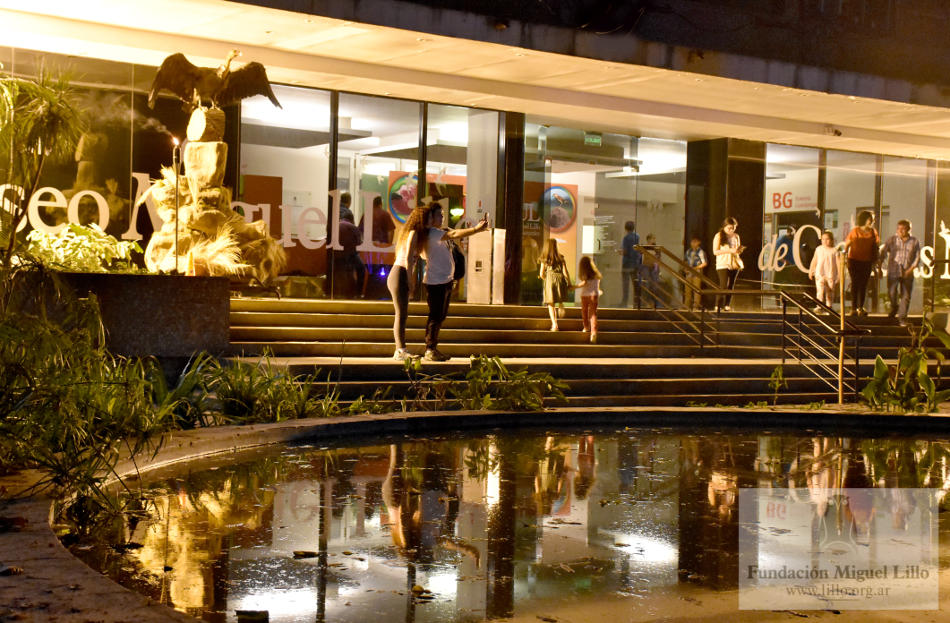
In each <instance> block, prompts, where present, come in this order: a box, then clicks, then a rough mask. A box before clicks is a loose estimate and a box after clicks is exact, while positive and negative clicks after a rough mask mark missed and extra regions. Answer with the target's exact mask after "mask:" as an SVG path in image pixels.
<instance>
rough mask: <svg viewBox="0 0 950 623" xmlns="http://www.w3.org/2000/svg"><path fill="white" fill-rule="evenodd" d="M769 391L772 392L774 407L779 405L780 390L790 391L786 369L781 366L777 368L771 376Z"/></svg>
mask: <svg viewBox="0 0 950 623" xmlns="http://www.w3.org/2000/svg"><path fill="white" fill-rule="evenodd" d="M769 389H771V390H772V405H773V406H774V405H776V404H778V393H779V390H782V389H788V381H787V380H786V379H785V368H784V367H782V366H781V365H778V366H775V369H774V370H772V374H771V375H770V376H769Z"/></svg>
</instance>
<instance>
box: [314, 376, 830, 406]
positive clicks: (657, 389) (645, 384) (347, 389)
mask: <svg viewBox="0 0 950 623" xmlns="http://www.w3.org/2000/svg"><path fill="white" fill-rule="evenodd" d="M318 379H319V381H318V384H320V385H323V384H328V385H327V386H328V387H332V388H335V389H336V390H337V391H339V395H340V398H341V399H345V400H354V399H356V398H358V397H360V396H363V397H366V398H368V397H370V396H372V395H373V393H374V392H375V391H376V390H377V389H380V391H383V390H385V389H386V388H392V389H391V392H392V393H391V397H394V398H401V397H403V396H405V395H406V394H407V392H408V390H409V389H410V387H411V383H410V381H409V380H408V379H407V378H406V377H405V375H404V376H403V378H402V379H385V380H384V379H378V380H374V381H366V380H362V381H353V380H351V381H339V382H337V381H335V375H334V374H333V373H332V372H329V373H327V374H321V375H319V376H318ZM561 380H563V381H564V382H565V383H566V384H567V386H568V389H567V391H565V394H566V395H569V396H575V397H582V396H613V397H622V396H626V397H636V396H641V395H663V394H670V395H675V396H686V397H689V396H692V395H699V394H710V395H712V394H715V395H732V396H738V395H739V394H742V396H746V395H759V394H761V395H766V394H768V395H769V396H774V393H773V391H772V389H771V388H770V387H769V382H770V379H769V378H767V377H759V378H725V377H719V378H675V377H670V378H648V379H642V378H641V379H637V378H629V379H590V378H582V379H578V378H573V379H561ZM786 382H787V384H788V387H787V388H783V389H781V390H780V391H779V395H780V396H785V395H786V394H797V393H813V392H816V391H817V392H821V391H830V388H829V387H828V385H827V384H825V383H824V382H822V381H821V380H819V379H817V378H815V377H810V378H789V379H786ZM711 389H716V390H717V391H716V392H712V391H711Z"/></svg>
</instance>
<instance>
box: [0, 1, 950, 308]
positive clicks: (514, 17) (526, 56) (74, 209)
mask: <svg viewBox="0 0 950 623" xmlns="http://www.w3.org/2000/svg"><path fill="white" fill-rule="evenodd" d="M128 4H129V3H122V2H116V1H100V2H91V3H77V4H76V5H73V4H69V3H61V2H54V1H37V2H30V3H26V2H0V20H2V22H3V23H4V24H5V26H6V27H5V28H4V30H3V33H2V34H0V63H2V65H3V68H4V71H5V72H9V73H12V74H15V75H20V76H33V75H37V74H38V73H39V72H41V71H43V70H55V71H65V72H67V73H68V75H69V76H70V77H71V79H72V81H73V83H74V85H75V86H76V89H77V93H78V95H79V98H80V101H81V106H82V109H83V110H84V111H85V113H86V122H87V125H88V130H87V133H86V135H85V137H84V139H85V140H83V141H82V142H81V143H80V147H79V148H78V149H77V152H76V154H75V159H74V161H73V162H66V163H59V164H57V165H56V166H53V167H50V168H49V169H48V170H47V171H46V173H45V176H46V178H45V185H46V188H44V190H43V191H42V192H41V193H39V194H38V195H39V196H36V197H34V198H33V201H32V202H31V210H30V215H29V226H30V227H33V228H38V229H46V230H50V231H55V230H56V228H58V227H61V226H62V224H63V223H65V222H66V221H67V220H74V221H77V220H78V221H81V222H89V221H98V222H99V224H100V225H102V226H103V227H104V228H105V229H106V230H107V231H109V232H110V233H113V234H114V235H116V236H117V237H120V238H124V239H139V240H145V239H147V237H148V236H149V235H150V234H151V232H152V231H154V230H156V229H158V228H159V227H160V225H161V220H160V218H159V217H158V214H157V212H156V211H155V210H154V206H153V205H152V204H151V202H146V203H145V204H144V205H143V206H141V207H140V208H135V207H134V206H135V203H136V199H137V198H138V197H139V196H141V194H142V193H143V192H144V191H145V190H146V189H147V188H148V184H149V181H148V180H149V179H150V178H155V177H157V176H158V175H159V171H160V168H161V167H162V166H169V165H170V164H171V159H172V143H171V136H173V135H174V136H178V137H182V136H183V135H184V130H185V125H186V124H187V115H186V113H185V112H183V111H182V110H181V106H180V103H179V102H178V101H177V100H175V99H173V98H171V97H162V98H160V99H159V101H158V104H157V105H156V107H155V109H154V110H153V109H150V108H149V107H148V106H147V101H146V100H147V95H148V90H149V88H150V85H151V82H152V79H153V78H154V75H155V71H156V68H157V66H158V65H159V64H160V63H161V61H162V59H164V58H165V57H167V56H168V55H169V54H172V53H174V52H183V53H184V54H185V55H186V56H187V57H188V58H189V59H190V60H191V61H192V62H193V63H195V64H197V65H202V66H207V67H214V66H217V65H219V64H220V63H221V62H222V60H223V59H224V58H225V57H226V55H227V53H228V51H229V50H231V49H238V50H240V51H241V52H242V56H241V57H239V58H238V59H237V60H236V61H235V64H236V65H240V64H241V63H242V62H249V61H259V62H261V63H263V64H264V65H265V66H266V67H267V70H268V75H269V78H270V80H271V81H272V83H273V84H274V91H275V94H276V96H277V98H278V100H279V101H280V103H281V106H282V107H281V108H276V107H274V106H273V105H271V103H270V102H268V101H267V100H266V99H265V98H263V97H255V98H252V99H248V100H244V101H243V102H242V103H241V104H240V105H236V106H232V107H229V108H228V109H227V110H226V113H227V120H228V124H227V131H226V137H225V139H226V142H228V144H229V159H228V174H227V177H226V180H225V183H226V184H227V185H229V186H230V187H232V188H233V189H234V200H235V207H236V208H239V209H240V210H241V211H242V212H243V213H244V215H245V218H246V219H248V220H258V219H263V220H265V221H266V222H267V223H268V225H269V228H270V232H271V235H272V236H274V237H275V238H277V239H278V240H279V241H280V243H281V244H282V246H283V247H284V248H285V250H286V251H287V253H288V256H289V260H290V266H289V268H288V270H287V273H288V275H291V276H292V278H293V279H292V280H293V281H294V282H295V283H298V284H302V285H300V286H299V288H298V289H297V290H296V291H291V292H290V293H291V294H295V293H296V294H305V295H310V296H320V297H334V298H349V297H356V296H360V297H366V298H386V297H387V296H388V294H387V293H386V291H385V285H384V282H385V274H386V271H387V270H388V266H389V263H390V261H391V258H392V253H391V249H392V246H391V244H392V236H393V230H394V228H393V227H390V226H389V223H392V224H393V225H394V226H395V228H396V231H398V225H399V223H400V222H402V221H404V220H405V218H406V216H407V214H408V211H409V209H410V208H409V206H410V205H411V202H412V201H413V200H414V199H415V198H417V197H419V196H425V195H433V196H440V197H444V198H446V199H447V201H448V206H449V208H448V213H449V216H450V218H449V221H450V223H451V224H456V223H458V222H461V221H468V222H474V221H476V220H478V219H479V218H481V215H482V214H488V215H489V217H490V219H491V220H492V223H493V225H494V228H495V234H494V238H492V236H491V235H488V234H485V235H484V236H483V237H482V238H479V237H475V238H473V239H471V241H470V242H469V243H468V244H469V245H470V248H469V266H468V273H467V279H466V283H465V284H464V287H463V290H462V292H461V293H460V296H461V297H462V298H464V299H467V300H468V301H469V302H482V303H489V302H504V303H510V304H537V303H540V301H541V284H540V282H539V280H538V279H537V277H536V275H537V265H538V264H537V262H538V254H539V252H540V249H541V247H542V246H543V243H544V241H545V240H546V239H547V238H549V237H553V238H557V239H558V240H559V241H560V243H561V248H562V251H564V252H565V255H566V256H567V258H568V262H569V264H570V265H571V266H573V267H576V265H577V261H578V259H579V257H580V256H581V255H592V257H593V258H594V259H595V261H596V263H597V265H598V266H599V267H600V268H601V270H602V272H603V273H604V285H605V287H604V290H605V291H606V292H607V295H606V297H605V299H604V300H603V303H606V305H608V306H610V305H614V304H616V303H618V302H619V298H620V297H619V291H620V279H621V274H620V270H621V269H620V255H619V254H618V253H617V250H618V248H619V244H620V239H621V238H622V236H623V228H624V223H625V222H627V221H635V223H636V227H637V231H638V232H639V234H640V236H641V239H645V238H646V236H647V235H648V234H651V233H652V234H654V235H655V236H656V239H657V243H658V244H660V245H663V246H665V247H667V248H668V249H670V250H672V251H674V252H676V253H680V252H682V250H683V249H684V247H685V245H686V244H688V240H689V238H690V237H692V236H698V237H699V238H700V239H701V240H702V241H703V246H704V247H705V248H706V249H707V251H709V246H710V244H711V240H712V236H713V234H714V233H715V232H716V230H717V229H718V227H719V225H720V223H721V221H722V219H723V218H724V217H726V216H734V217H736V218H737V219H738V220H739V223H740V229H739V231H740V233H741V235H742V240H743V244H745V245H746V246H747V247H748V250H747V251H746V254H745V256H744V260H745V265H746V269H745V270H744V271H743V273H742V278H743V280H744V282H745V283H746V284H747V285H752V286H754V287H758V286H759V284H761V285H762V287H764V288H771V287H776V286H796V285H797V286H802V287H804V286H807V284H808V283H809V282H808V279H807V266H808V263H809V261H810V258H811V254H812V253H813V251H814V248H815V247H816V246H817V244H818V242H819V237H820V232H821V231H823V230H830V231H831V232H833V233H834V235H835V238H836V240H838V241H841V240H843V239H844V237H845V236H846V235H847V233H848V231H849V230H850V228H851V227H852V226H853V224H854V218H855V216H856V213H857V212H859V211H861V210H864V209H868V210H871V211H873V212H874V213H875V214H876V215H877V222H878V228H879V231H880V232H881V236H882V239H883V238H884V237H886V236H888V235H890V234H891V233H893V232H894V229H895V226H896V222H897V221H898V220H899V219H907V220H909V221H911V222H912V224H913V233H914V234H915V235H916V236H918V237H919V238H920V239H921V243H922V245H924V250H923V257H922V261H921V264H920V266H919V267H918V269H917V271H916V273H915V274H916V279H917V285H916V286H915V288H914V299H913V301H912V307H911V311H912V313H921V312H922V311H923V310H924V309H930V306H931V304H933V303H935V304H936V305H940V302H941V300H942V299H943V298H944V297H945V296H946V294H945V290H946V289H947V288H946V287H942V286H943V285H944V284H946V286H950V263H948V260H950V227H948V226H947V225H946V224H945V223H946V222H950V115H948V113H950V110H948V107H950V94H948V93H947V91H946V85H945V84H944V83H941V79H942V78H943V76H944V75H945V74H946V72H945V71H941V68H942V67H945V65H946V63H945V62H944V61H945V59H946V57H947V50H946V47H945V46H944V47H940V46H939V45H938V46H936V47H933V46H930V47H926V49H925V48H924V46H923V43H922V42H923V41H924V40H926V33H927V32H930V30H933V29H938V28H939V25H940V24H942V23H945V22H946V20H947V19H948V15H947V14H948V11H947V10H946V9H941V8H940V3H915V5H916V8H915V10H913V11H911V10H904V9H903V8H902V7H901V4H902V3H900V2H897V1H896V0H894V1H887V0H880V1H874V2H871V1H866V2H818V1H817V0H816V1H809V0H801V1H800V2H798V1H796V2H793V1H791V0H786V1H773V2H763V3H760V4H761V6H759V5H758V4H757V6H758V8H757V9H755V10H754V11H745V10H739V9H737V8H736V6H737V3H734V2H726V1H725V0H722V1H719V2H713V1H708V2H688V1H679V2H667V3H665V4H664V6H663V7H662V8H658V7H657V6H655V5H656V3H651V2H632V3H624V6H625V8H624V9H623V10H620V9H617V10H616V11H614V12H603V11H601V12H599V13H598V12H596V11H594V12H591V11H593V9H590V10H588V8H587V5H590V6H594V5H596V4H602V3H591V2H583V1H577V2H571V3H560V4H559V7H560V8H558V9H557V10H556V11H550V10H549V11H548V12H547V13H545V12H544V11H542V8H539V7H541V6H542V4H539V3H529V2H521V3H518V2H515V3H466V2H461V1H460V2H448V1H445V2H429V3H411V2H387V1H385V0H375V1H352V2H333V3H329V2H292V1H289V0H287V1H274V2H225V1H222V0H198V1H185V0H173V1H171V2H157V1H156V2H152V1H148V2H137V3H135V6H134V8H132V7H131V6H128ZM494 4H499V7H495V6H494ZM543 4H544V6H547V5H549V4H552V3H543ZM262 5H268V6H262ZM468 5H472V6H471V7H470V6H468ZM501 5H504V6H501ZM522 5H523V6H522ZM832 5H833V6H832ZM930 5H933V8H932V9H929V8H927V7H929V6H930ZM485 7H488V8H485ZM568 9H571V10H568ZM585 11H587V12H585ZM928 11H929V12H928ZM941 20H944V21H941ZM928 29H930V30H928ZM915 34H916V35H917V36H915ZM928 46H929V43H928ZM420 184H422V187H420ZM0 189H2V190H3V193H4V197H5V198H7V199H8V198H10V196H11V193H17V192H18V189H17V188H15V187H11V186H10V185H8V184H6V183H5V181H4V180H3V179H0ZM377 198H378V201H377V203H378V204H379V205H377V208H376V209H375V210H374V208H373V206H374V200H377ZM348 202H349V205H350V207H351V209H352V211H353V213H354V216H355V220H356V223H357V224H358V225H360V226H361V227H362V229H363V243H362V245H361V246H360V247H359V249H360V253H361V256H362V258H363V261H364V263H365V264H366V265H367V266H369V267H370V269H371V270H370V271H369V275H370V276H369V278H368V279H367V280H366V281H365V282H364V283H362V284H356V285H354V284H347V283H345V280H344V279H342V278H341V277H340V276H339V274H335V273H334V265H335V263H334V251H336V250H339V249H340V248H341V247H340V243H339V239H340V236H339V224H338V223H339V218H338V216H339V207H340V204H341V203H342V204H344V205H346V204H347V203H348ZM786 237H787V239H786ZM708 270H709V274H710V275H711V274H712V270H711V269H708ZM572 273H573V271H572ZM671 289H672V288H671ZM879 290H880V291H881V292H882V293H883V291H884V290H885V288H884V287H883V282H882V287H880V288H879ZM603 303H602V304H603ZM875 304H877V303H875Z"/></svg>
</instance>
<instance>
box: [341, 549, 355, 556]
mask: <svg viewBox="0 0 950 623" xmlns="http://www.w3.org/2000/svg"><path fill="white" fill-rule="evenodd" d="M343 555H344V556H352V555H353V552H351V551H350V550H348V549H345V550H343Z"/></svg>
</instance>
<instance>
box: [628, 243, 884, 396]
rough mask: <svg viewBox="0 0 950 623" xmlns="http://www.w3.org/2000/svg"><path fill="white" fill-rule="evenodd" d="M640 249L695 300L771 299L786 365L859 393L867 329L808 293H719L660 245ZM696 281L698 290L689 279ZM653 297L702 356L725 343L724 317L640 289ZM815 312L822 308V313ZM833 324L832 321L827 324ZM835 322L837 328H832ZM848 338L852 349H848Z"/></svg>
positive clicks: (713, 284)
mask: <svg viewBox="0 0 950 623" xmlns="http://www.w3.org/2000/svg"><path fill="white" fill-rule="evenodd" d="M636 249H637V250H638V251H640V252H641V253H642V254H643V256H644V257H648V255H649V257H650V258H651V259H650V260H649V261H650V263H652V264H655V265H657V266H658V267H659V268H660V269H661V270H664V271H666V272H667V273H668V274H669V275H670V276H672V277H673V278H674V279H675V280H676V281H678V282H679V283H680V284H681V285H682V286H683V293H684V298H688V299H691V300H695V299H694V297H693V296H688V295H687V293H689V294H692V295H696V294H698V295H699V297H700V301H702V298H701V297H703V296H715V297H719V296H731V297H739V298H753V297H763V296H768V297H773V298H777V299H778V301H777V302H779V303H780V304H781V308H782V315H781V320H779V321H778V322H779V323H780V324H781V335H782V346H781V350H782V365H785V362H786V360H787V359H794V360H795V361H796V362H798V363H799V364H800V365H801V366H802V367H803V368H805V369H806V370H808V371H809V372H810V373H812V374H813V375H815V376H816V377H817V378H819V379H820V380H821V381H822V382H824V383H825V384H827V385H828V386H829V387H831V388H832V389H834V390H835V391H837V392H838V393H839V399H841V398H843V394H850V395H853V396H854V397H855V398H856V397H857V395H858V384H859V380H860V372H859V369H860V352H861V349H860V342H861V337H862V336H864V335H867V334H869V333H870V331H868V330H867V329H862V328H860V327H856V326H854V325H853V324H852V323H851V322H849V321H848V320H847V319H846V318H842V317H841V315H840V314H839V313H838V312H836V311H834V310H833V309H832V308H830V307H828V306H827V305H825V304H824V303H822V302H820V301H819V300H818V299H816V298H815V297H813V296H812V295H810V294H808V293H800V294H795V295H793V294H791V293H789V292H786V291H784V290H781V289H774V290H761V289H755V290H750V289H735V290H724V289H720V287H719V284H718V283H716V282H714V281H712V280H711V279H709V278H708V277H706V276H705V275H703V274H702V273H700V272H699V271H697V270H696V269H694V268H692V267H691V266H689V265H687V264H686V262H685V261H683V260H682V259H681V258H680V257H679V256H678V255H676V254H674V253H673V252H671V251H670V250H669V249H667V248H665V247H663V246H660V245H637V246H636ZM689 277H692V278H698V280H699V282H700V286H699V287H697V286H696V285H694V284H693V282H692V281H691V280H690V279H689ZM641 290H642V291H643V292H646V293H647V294H648V295H649V296H651V297H652V298H653V302H654V304H655V305H656V309H657V312H658V313H660V315H661V316H663V317H664V318H665V319H666V320H667V321H668V322H669V323H670V324H671V325H672V326H673V327H674V328H675V329H676V330H678V331H680V332H681V333H683V334H684V335H686V336H687V338H688V339H689V340H690V341H691V342H693V343H694V344H696V345H697V346H698V347H699V349H700V351H701V352H704V351H705V349H706V348H708V347H714V348H719V347H721V345H722V338H721V327H720V321H721V319H722V314H720V313H715V314H712V313H710V312H708V311H707V310H706V307H705V305H702V304H701V305H700V309H699V312H698V314H693V313H690V312H686V313H684V312H683V311H681V310H679V309H676V307H675V305H674V302H673V300H672V297H671V300H669V301H664V300H663V298H662V296H661V294H660V292H658V291H654V289H653V288H652V287H646V288H641ZM815 310H819V312H821V315H819V313H818V312H816V311H815ZM829 320H830V322H829ZM833 324H836V325H837V326H833ZM848 340H851V341H852V348H851V349H850V353H851V354H850V355H849V354H848V353H849V348H848Z"/></svg>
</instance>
